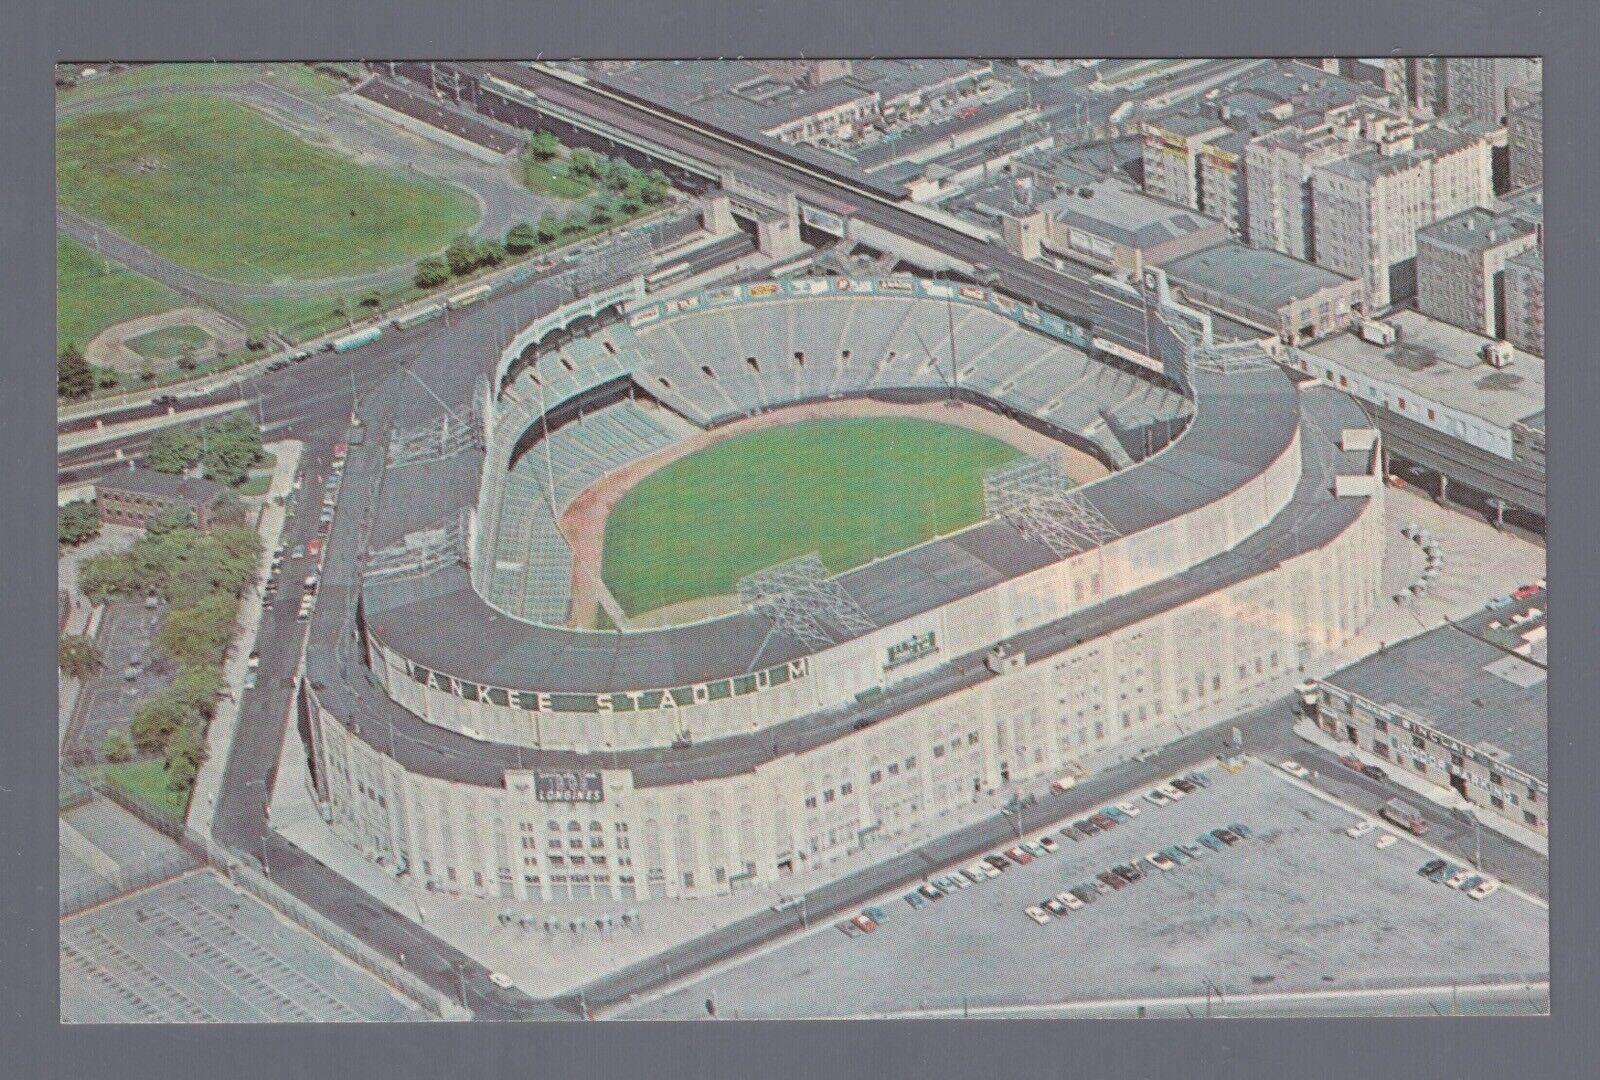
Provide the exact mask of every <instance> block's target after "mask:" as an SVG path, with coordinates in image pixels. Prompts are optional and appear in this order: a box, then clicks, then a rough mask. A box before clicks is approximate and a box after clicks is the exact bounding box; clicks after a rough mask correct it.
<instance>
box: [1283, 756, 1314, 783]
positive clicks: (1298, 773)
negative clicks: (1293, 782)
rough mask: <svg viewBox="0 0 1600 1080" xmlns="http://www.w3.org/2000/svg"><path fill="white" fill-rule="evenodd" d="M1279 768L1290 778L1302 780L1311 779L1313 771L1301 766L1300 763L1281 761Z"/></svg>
mask: <svg viewBox="0 0 1600 1080" xmlns="http://www.w3.org/2000/svg"><path fill="white" fill-rule="evenodd" d="M1278 768H1280V769H1282V770H1283V771H1284V772H1286V773H1288V774H1289V775H1290V776H1293V777H1297V778H1299V779H1301V780H1309V779H1311V770H1310V769H1308V768H1306V767H1305V766H1304V765H1302V764H1300V763H1299V762H1298V761H1280V762H1278Z"/></svg>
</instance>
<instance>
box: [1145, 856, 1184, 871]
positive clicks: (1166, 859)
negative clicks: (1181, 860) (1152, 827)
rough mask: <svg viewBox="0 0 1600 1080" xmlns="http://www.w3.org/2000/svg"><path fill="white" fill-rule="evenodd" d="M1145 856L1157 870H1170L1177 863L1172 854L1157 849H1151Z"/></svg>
mask: <svg viewBox="0 0 1600 1080" xmlns="http://www.w3.org/2000/svg"><path fill="white" fill-rule="evenodd" d="M1145 858H1146V859H1149V860H1150V865H1151V866H1153V867H1155V868H1156V869H1157V870H1171V869H1173V868H1174V867H1176V866H1177V865H1178V863H1177V860H1175V859H1174V858H1173V857H1172V856H1170V855H1163V854H1162V853H1161V852H1159V851H1152V852H1151V853H1150V854H1148V855H1146V856H1145Z"/></svg>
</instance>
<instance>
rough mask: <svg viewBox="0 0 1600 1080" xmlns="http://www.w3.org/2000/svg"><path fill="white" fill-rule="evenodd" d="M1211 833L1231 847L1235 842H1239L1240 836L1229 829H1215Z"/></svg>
mask: <svg viewBox="0 0 1600 1080" xmlns="http://www.w3.org/2000/svg"><path fill="white" fill-rule="evenodd" d="M1211 835H1212V836H1215V837H1216V838H1217V839H1218V840H1221V841H1222V842H1223V843H1224V844H1227V845H1228V846H1229V847H1232V846H1233V845H1234V844H1237V843H1238V842H1239V837H1237V836H1235V835H1234V834H1233V833H1231V832H1229V831H1228V830H1227V829H1213V830H1212V832H1211Z"/></svg>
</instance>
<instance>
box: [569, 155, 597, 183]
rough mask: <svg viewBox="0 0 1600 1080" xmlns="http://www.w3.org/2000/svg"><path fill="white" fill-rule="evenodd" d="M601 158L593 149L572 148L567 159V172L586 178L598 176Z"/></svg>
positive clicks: (590, 178) (595, 178) (593, 178)
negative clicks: (570, 154) (570, 155)
mask: <svg viewBox="0 0 1600 1080" xmlns="http://www.w3.org/2000/svg"><path fill="white" fill-rule="evenodd" d="M601 160H602V159H601V158H600V157H599V156H598V155H597V154H596V153H595V152H594V151H593V150H574V151H573V152H572V157H570V158H568V159H567V173H568V175H570V176H576V177H581V178H583V179H586V180H598V179H599V178H600V169H601Z"/></svg>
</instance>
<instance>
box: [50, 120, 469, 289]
mask: <svg viewBox="0 0 1600 1080" xmlns="http://www.w3.org/2000/svg"><path fill="white" fill-rule="evenodd" d="M56 191H57V198H58V199H59V200H60V202H61V204H62V205H63V206H65V207H67V208H68V209H71V210H74V211H76V212H78V213H79V214H82V215H83V216H85V217H87V218H90V219H92V220H95V221H98V222H101V223H103V224H105V225H106V226H108V227H110V228H111V229H113V230H115V231H116V232H118V233H120V234H122V235H123V236H125V237H127V238H128V239H130V240H132V241H134V242H135V243H137V244H141V245H143V246H144V247H147V248H149V249H150V250H152V251H154V252H156V253H157V254H160V255H164V256H166V257H167V258H169V259H171V260H172V261H173V262H176V263H179V264H181V265H183V266H187V267H189V268H190V269H192V270H197V271H199V272H200V273H202V274H207V275H210V276H212V277H216V278H221V279H224V280H228V281H239V282H248V283H269V282H272V281H275V280H278V279H281V278H295V279H307V278H323V277H333V276H338V275H346V274H357V273H362V272H365V271H371V270H379V269H383V268H386V267H390V266H395V265H397V264H400V263H404V262H406V261H408V260H410V259H413V258H416V257H417V256H420V255H426V254H428V253H430V252H433V251H437V250H439V249H441V248H443V247H444V246H445V245H447V244H448V243H449V242H450V241H451V240H452V239H453V238H454V237H456V236H459V235H460V234H462V233H463V232H465V231H466V230H468V229H470V228H471V227H472V225H473V223H474V222H476V221H477V217H478V213H477V208H476V206H475V205H474V203H473V201H472V200H471V199H470V198H468V197H467V196H466V195H465V194H463V193H462V192H459V191H456V190H455V189H453V188H450V187H447V186H445V185H443V184H440V183H437V182H435V181H433V180H428V179H425V178H422V177H418V176H410V175H405V174H402V173H399V172H394V171H389V170H384V169H378V168H374V167H371V166H368V165H364V164H361V163H360V162H357V161H355V160H353V159H351V158H348V157H346V156H344V155H342V154H337V153H334V152H332V151H329V150H324V149H320V148H318V147H316V146H313V145H311V144H310V143H308V142H306V141H304V140H302V139H301V138H300V137H299V136H297V135H295V134H293V133H292V132H290V131H288V130H287V129H285V128H282V127H279V126H278V125H277V124H275V123H273V122H272V121H270V120H268V119H267V118H266V117H264V116H262V115H261V114H259V113H257V112H256V111H254V110H253V109H250V108H248V107H246V106H244V105H241V104H239V103H237V102H235V101H231V100H229V99H227V98H222V97H217V96H215V95H209V94H175V95H173V96H170V97H160V98H155V99H153V100H151V101H149V102H147V103H145V104H141V105H137V106H132V107H121V108H108V109H105V110H102V111H96V112H87V113H81V114H75V115H72V116H69V117H67V118H66V119H64V120H62V121H61V122H60V123H59V124H57V125H56Z"/></svg>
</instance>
